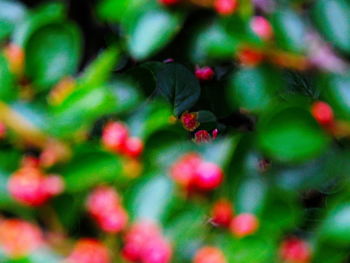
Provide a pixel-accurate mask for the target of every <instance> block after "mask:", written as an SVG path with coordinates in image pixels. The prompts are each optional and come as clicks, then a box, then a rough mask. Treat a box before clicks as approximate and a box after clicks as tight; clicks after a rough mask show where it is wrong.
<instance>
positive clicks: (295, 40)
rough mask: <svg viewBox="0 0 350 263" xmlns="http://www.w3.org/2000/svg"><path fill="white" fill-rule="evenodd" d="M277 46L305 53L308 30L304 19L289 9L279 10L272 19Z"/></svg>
mask: <svg viewBox="0 0 350 263" xmlns="http://www.w3.org/2000/svg"><path fill="white" fill-rule="evenodd" d="M271 22H272V25H273V29H274V32H275V38H276V42H277V44H278V45H279V46H280V47H281V48H283V49H286V50H288V51H292V52H303V51H304V50H305V47H306V43H305V37H306V29H305V24H304V22H303V20H302V18H301V17H300V16H299V15H298V14H296V13H295V12H293V11H292V10H289V9H282V10H278V11H277V12H276V13H275V14H274V15H273V17H272V20H271Z"/></svg>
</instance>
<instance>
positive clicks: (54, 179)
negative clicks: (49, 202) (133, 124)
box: [43, 174, 64, 196]
mask: <svg viewBox="0 0 350 263" xmlns="http://www.w3.org/2000/svg"><path fill="white" fill-rule="evenodd" d="M43 187H44V189H45V191H46V193H47V194H48V195H49V196H55V195H58V194H60V193H62V192H63V190H64V181H63V179H62V177H61V176H59V175H56V174H51V175H48V176H46V177H45V179H44V182H43Z"/></svg>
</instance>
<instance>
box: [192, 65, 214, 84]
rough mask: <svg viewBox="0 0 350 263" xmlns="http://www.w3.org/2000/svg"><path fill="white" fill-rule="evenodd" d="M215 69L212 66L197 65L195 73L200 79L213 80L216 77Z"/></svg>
mask: <svg viewBox="0 0 350 263" xmlns="http://www.w3.org/2000/svg"><path fill="white" fill-rule="evenodd" d="M214 74H215V73H214V70H213V69H212V68H211V67H202V68H200V67H198V66H197V67H196V70H195V75H196V77H197V79H199V80H204V81H205V80H211V79H212V78H213V77H214Z"/></svg>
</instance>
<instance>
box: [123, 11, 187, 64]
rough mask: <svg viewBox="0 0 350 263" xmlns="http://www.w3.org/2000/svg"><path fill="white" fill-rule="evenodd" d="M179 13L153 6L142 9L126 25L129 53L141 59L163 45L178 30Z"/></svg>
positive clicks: (180, 19) (180, 15)
mask: <svg viewBox="0 0 350 263" xmlns="http://www.w3.org/2000/svg"><path fill="white" fill-rule="evenodd" d="M182 21H183V16H182V14H181V13H177V12H170V11H168V10H166V9H161V8H153V9H146V10H142V9H141V12H140V14H137V15H135V17H134V18H133V19H132V20H131V21H130V24H129V25H128V26H127V29H126V31H127V35H128V36H129V37H128V38H127V45H128V48H129V51H130V53H131V55H132V56H133V57H134V58H135V59H138V60H143V59H145V58H147V57H149V56H151V55H153V54H154V53H156V52H157V51H159V50H160V49H161V48H162V47H164V46H165V45H166V44H167V43H168V42H169V41H170V40H171V39H172V38H173V36H174V35H175V34H176V33H177V32H178V31H179V29H180V26H181V24H182Z"/></svg>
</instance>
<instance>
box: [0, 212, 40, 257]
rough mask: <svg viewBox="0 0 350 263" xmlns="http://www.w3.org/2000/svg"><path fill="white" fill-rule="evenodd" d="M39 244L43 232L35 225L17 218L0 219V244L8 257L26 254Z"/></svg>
mask: <svg viewBox="0 0 350 263" xmlns="http://www.w3.org/2000/svg"><path fill="white" fill-rule="evenodd" d="M41 244H43V234H42V232H41V230H40V229H39V228H38V227H37V226H36V225H33V224H31V223H29V222H26V221H23V220H19V219H7V220H2V221H0V245H1V247H2V249H3V250H4V252H5V253H6V254H7V255H8V256H9V257H11V258H19V257H23V256H25V255H28V254H30V253H31V252H32V251H33V250H35V249H37V248H38V247H40V245H41Z"/></svg>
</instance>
